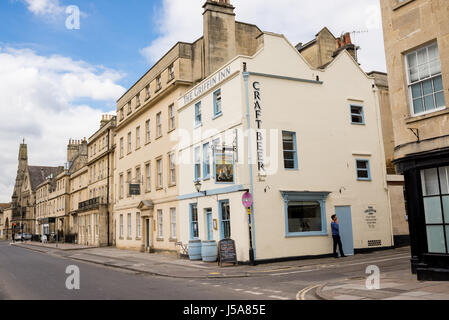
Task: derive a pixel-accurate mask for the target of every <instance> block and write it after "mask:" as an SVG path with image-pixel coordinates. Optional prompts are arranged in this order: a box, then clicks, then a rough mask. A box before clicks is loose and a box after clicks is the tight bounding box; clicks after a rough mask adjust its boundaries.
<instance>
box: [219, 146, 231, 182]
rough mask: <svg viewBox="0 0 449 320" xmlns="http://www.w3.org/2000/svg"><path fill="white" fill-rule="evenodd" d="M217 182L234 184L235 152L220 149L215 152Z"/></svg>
mask: <svg viewBox="0 0 449 320" xmlns="http://www.w3.org/2000/svg"><path fill="white" fill-rule="evenodd" d="M215 181H216V182H218V183H233V182H234V152H233V151H232V152H231V151H227V149H225V148H223V149H220V151H219V152H215Z"/></svg>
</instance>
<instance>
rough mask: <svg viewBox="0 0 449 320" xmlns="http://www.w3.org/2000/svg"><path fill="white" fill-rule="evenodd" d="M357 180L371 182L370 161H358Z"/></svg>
mask: <svg viewBox="0 0 449 320" xmlns="http://www.w3.org/2000/svg"><path fill="white" fill-rule="evenodd" d="M355 162H356V171H357V180H371V172H370V171H371V170H370V165H369V160H356V161H355Z"/></svg>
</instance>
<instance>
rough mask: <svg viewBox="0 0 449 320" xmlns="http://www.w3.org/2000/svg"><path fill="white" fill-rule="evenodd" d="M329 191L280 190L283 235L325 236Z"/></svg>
mask: <svg viewBox="0 0 449 320" xmlns="http://www.w3.org/2000/svg"><path fill="white" fill-rule="evenodd" d="M329 193H330V192H296V191H281V194H282V197H283V198H284V216H285V236H286V237H287V238H288V237H304V236H327V235H328V234H327V224H326V198H327V196H328V195H329Z"/></svg>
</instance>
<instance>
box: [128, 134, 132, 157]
mask: <svg viewBox="0 0 449 320" xmlns="http://www.w3.org/2000/svg"><path fill="white" fill-rule="evenodd" d="M127 142H128V150H127V151H128V153H131V151H132V141H131V132H128V141H127Z"/></svg>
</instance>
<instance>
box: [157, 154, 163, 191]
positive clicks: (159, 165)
mask: <svg viewBox="0 0 449 320" xmlns="http://www.w3.org/2000/svg"><path fill="white" fill-rule="evenodd" d="M156 169H157V188H158V189H162V159H158V160H157V161H156Z"/></svg>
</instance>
